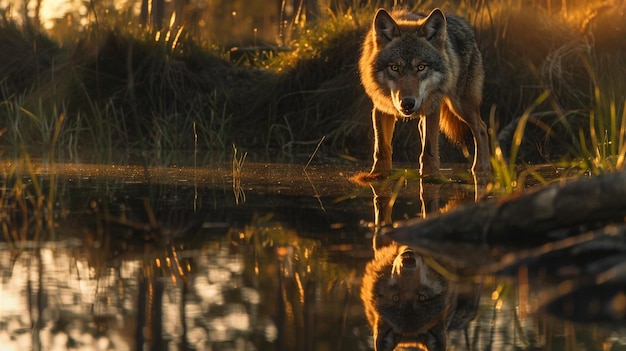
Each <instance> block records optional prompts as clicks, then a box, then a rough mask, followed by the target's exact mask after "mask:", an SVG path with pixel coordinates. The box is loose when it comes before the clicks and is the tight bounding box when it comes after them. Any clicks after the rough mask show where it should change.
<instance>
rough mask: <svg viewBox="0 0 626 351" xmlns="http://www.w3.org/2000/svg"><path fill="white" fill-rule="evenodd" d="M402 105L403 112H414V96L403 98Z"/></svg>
mask: <svg viewBox="0 0 626 351" xmlns="http://www.w3.org/2000/svg"><path fill="white" fill-rule="evenodd" d="M400 107H402V112H404V113H406V114H407V115H409V114H411V113H413V111H414V110H415V99H414V98H412V97H408V98H403V99H402V101H401V102H400Z"/></svg>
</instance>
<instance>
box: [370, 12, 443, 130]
mask: <svg viewBox="0 0 626 351" xmlns="http://www.w3.org/2000/svg"><path fill="white" fill-rule="evenodd" d="M372 35H373V38H372V39H373V42H374V46H375V47H376V50H375V51H376V52H377V57H376V62H375V63H374V64H375V67H374V71H375V77H376V80H377V81H378V83H379V84H380V85H381V86H382V87H385V88H387V89H389V90H388V92H389V94H390V95H391V100H392V103H393V107H394V108H395V110H396V111H397V112H396V113H395V114H396V115H397V116H398V117H401V118H404V119H410V118H415V117H418V116H420V115H424V114H427V113H428V112H432V111H424V110H423V109H422V106H425V105H429V106H433V107H432V108H439V105H440V103H435V104H424V102H425V101H426V100H427V99H430V98H433V99H438V98H441V94H438V93H439V92H438V90H440V89H441V85H442V83H443V81H444V80H445V74H446V69H447V65H446V60H447V59H446V54H445V44H446V38H447V32H446V17H445V16H444V14H443V13H442V12H441V10H439V9H435V10H433V11H432V12H431V13H430V14H429V15H427V16H425V15H419V14H413V13H398V14H397V17H396V19H394V17H392V15H391V14H389V12H387V11H386V10H384V9H380V10H378V12H377V13H376V16H375V17H374V23H373V27H372Z"/></svg>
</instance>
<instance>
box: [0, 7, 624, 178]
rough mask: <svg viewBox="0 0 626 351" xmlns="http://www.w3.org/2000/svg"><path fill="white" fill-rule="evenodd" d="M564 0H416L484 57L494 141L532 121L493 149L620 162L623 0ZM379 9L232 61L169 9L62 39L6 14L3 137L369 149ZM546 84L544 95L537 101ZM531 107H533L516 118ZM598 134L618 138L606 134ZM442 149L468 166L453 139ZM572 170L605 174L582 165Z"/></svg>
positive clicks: (348, 15)
mask: <svg viewBox="0 0 626 351" xmlns="http://www.w3.org/2000/svg"><path fill="white" fill-rule="evenodd" d="M559 4H560V6H564V8H562V7H558V8H557V7H551V6H546V5H544V4H543V3H541V4H535V5H532V6H531V7H528V6H524V7H523V6H522V5H523V4H522V3H521V2H517V1H513V0H501V1H499V2H497V3H480V4H479V5H477V6H472V3H470V2H466V1H461V3H460V4H457V5H458V6H457V5H455V6H454V9H452V7H451V5H450V4H449V3H446V2H437V1H433V2H423V3H421V4H418V5H416V8H421V9H424V8H430V7H433V6H441V7H443V8H444V9H446V10H454V11H456V12H458V13H460V14H461V15H463V16H465V17H466V18H468V19H469V21H470V22H471V24H472V25H473V26H474V27H475V29H476V36H477V40H478V43H479V46H480V49H481V52H482V53H483V58H484V63H485V67H486V80H485V89H484V103H483V111H482V113H483V116H489V115H492V116H493V120H494V125H493V128H494V133H493V134H492V137H496V136H498V133H497V132H496V129H497V128H498V126H499V127H500V129H504V128H505V127H506V126H507V125H509V124H515V123H517V122H519V121H520V120H522V119H525V120H529V121H531V122H532V123H528V124H526V125H525V127H524V133H523V135H524V137H523V138H522V139H521V140H519V139H515V140H508V142H509V143H512V142H515V143H518V144H517V145H516V152H515V154H514V155H507V154H504V155H499V156H498V155H494V157H496V158H498V157H499V158H501V159H502V160H505V159H506V158H505V157H504V156H509V158H510V159H512V160H514V162H522V161H523V162H526V163H545V162H557V161H560V160H580V159H587V160H589V159H590V158H591V156H590V154H593V155H594V156H593V157H594V158H595V157H596V156H597V157H598V158H601V159H611V160H613V159H614V160H620V158H619V156H615V154H619V153H620V152H621V153H622V154H623V151H621V150H622V149H621V147H620V145H623V141H621V140H622V139H623V134H622V135H621V136H620V135H618V134H619V133H618V134H616V132H618V130H613V131H611V130H609V129H611V128H613V126H614V124H615V128H618V127H619V126H618V125H619V120H620V117H619V116H623V115H624V112H623V111H624V104H623V101H620V99H619V97H623V96H624V95H626V87H625V85H626V84H624V82H623V79H622V77H621V76H620V75H619V74H616V72H614V71H613V70H611V69H609V67H623V66H624V63H626V52H625V51H626V50H625V49H624V45H623V44H624V43H623V41H620V40H621V39H620V38H623V37H625V35H624V28H623V26H622V25H621V22H622V19H623V17H622V16H621V15H620V13H623V11H624V7H625V6H624V5H622V4H618V3H617V2H615V3H608V4H604V5H602V4H601V3H600V2H599V1H594V2H591V3H587V2H580V1H577V0H568V1H565V2H560V3H559ZM381 5H384V4H383V3H372V4H370V5H368V6H358V7H357V6H353V7H346V8H342V9H340V10H339V9H335V10H334V11H329V12H328V13H327V14H324V15H320V16H319V17H318V18H317V19H316V20H309V21H307V22H305V23H304V22H298V23H296V22H297V21H295V20H294V19H292V21H293V22H290V23H289V25H288V26H286V27H285V28H287V29H289V28H291V31H292V32H291V33H288V35H286V36H284V37H283V39H285V38H291V39H290V40H287V39H285V40H287V41H285V44H286V45H285V46H282V47H278V46H271V45H269V46H268V47H269V49H267V50H263V51H261V50H260V49H259V51H258V52H256V53H253V54H251V55H248V56H246V57H244V58H242V59H239V60H237V61H231V60H229V59H228V57H229V54H228V53H229V52H228V50H226V48H220V47H219V46H216V45H215V44H216V42H213V43H211V42H209V41H207V38H203V37H200V36H198V31H197V30H196V29H194V28H193V25H192V24H190V23H187V24H183V23H185V22H184V21H182V20H181V19H180V18H183V17H184V16H178V17H180V18H177V13H176V12H174V13H173V14H172V15H168V16H166V18H167V21H164V24H163V25H162V26H160V27H159V26H154V25H148V26H142V25H140V24H139V23H138V21H137V19H135V18H131V16H132V15H131V12H122V13H125V14H123V15H120V16H118V17H116V18H113V17H111V16H109V15H104V13H106V12H102V13H100V12H99V11H102V9H98V8H92V9H90V11H92V12H93V14H92V15H94V16H95V17H94V18H97V21H96V20H94V21H92V22H91V24H89V25H87V26H85V27H84V28H80V30H78V29H74V30H72V29H71V28H69V29H66V30H65V31H63V32H62V33H64V34H63V35H60V34H59V33H61V31H60V30H59V31H57V32H45V31H43V30H42V29H35V28H33V27H31V26H29V25H20V24H18V23H17V22H16V21H14V20H13V19H12V18H11V17H10V16H7V15H5V16H4V17H3V18H2V19H1V20H0V38H4V39H3V40H2V41H0V47H1V48H2V49H3V50H2V52H11V53H12V56H11V58H10V60H6V61H0V62H3V63H2V64H0V73H2V77H3V81H2V87H3V89H2V95H1V96H0V101H3V103H2V105H3V106H4V108H3V109H0V115H3V116H2V117H3V118H0V121H2V122H0V130H3V131H4V133H3V135H2V136H0V145H2V146H4V147H5V148H8V149H14V147H15V146H17V145H21V146H22V147H26V148H29V147H39V148H42V149H46V150H47V149H63V148H64V149H67V150H70V151H71V152H70V154H75V153H77V149H78V148H80V145H85V144H88V145H91V146H93V147H94V148H95V149H96V150H95V151H96V153H98V154H99V155H102V158H103V162H104V161H106V159H107V157H108V158H110V157H111V156H110V155H111V154H112V152H113V151H112V150H116V149H119V148H137V149H149V150H172V149H189V150H191V149H194V150H196V149H198V148H200V149H202V150H208V151H210V150H220V151H225V150H227V149H228V148H229V145H232V144H236V145H237V146H238V147H239V148H241V149H248V150H249V149H254V148H266V149H274V148H279V149H283V150H285V151H287V152H292V153H293V152H299V151H300V150H302V149H303V150H304V153H306V154H310V153H311V152H313V150H314V149H315V147H316V145H317V142H318V141H319V140H321V138H325V142H324V144H323V145H322V146H321V147H320V149H319V150H317V151H316V152H319V153H322V154H326V155H335V156H343V157H345V158H352V159H354V158H356V159H363V160H365V159H369V158H370V157H371V142H372V132H371V125H370V124H371V122H370V109H371V102H370V101H369V99H368V98H367V97H366V96H365V95H364V92H363V89H362V87H361V85H360V82H359V77H358V72H357V68H356V62H357V59H358V54H359V50H360V49H359V48H360V43H361V41H362V37H363V35H364V33H365V32H366V30H367V27H368V26H369V24H370V22H371V16H372V14H373V13H374V11H375V9H376V8H377V7H378V6H381ZM124 16H126V17H124ZM231 20H232V19H231ZM242 23H245V22H242ZM242 25H243V24H242ZM233 30H234V31H238V33H239V32H241V28H237V29H233ZM255 33H256V32H255ZM254 43H257V41H256V39H255V41H254ZM264 45H265V44H264ZM259 47H260V46H259ZM544 91H549V96H548V97H547V98H546V99H544V100H543V101H542V102H541V103H539V104H536V98H537V97H538V96H542V94H543V92H544ZM492 106H495V107H496V108H495V112H493V113H492V112H491V109H492ZM531 106H532V107H533V111H534V113H533V115H532V116H526V114H525V113H526V111H527V110H528V109H529V107H531ZM611 106H612V107H611ZM590 116H591V117H592V118H590ZM612 119H614V120H615V121H616V122H615V123H614V124H611V123H612V122H611V120H612ZM589 120H593V124H594V126H591V125H590V124H589ZM602 128H605V129H606V135H607V137H611V138H613V139H611V140H610V141H609V140H607V141H606V142H604V141H603V136H604V134H605V132H604V130H602ZM513 130H515V128H513ZM592 131H594V133H595V134H593V135H592V134H591V132H592ZM416 133H417V131H416V128H415V126H414V125H412V124H399V125H398V128H397V136H396V138H395V141H394V145H396V147H397V148H402V149H407V150H411V152H410V153H411V154H415V155H417V152H414V151H416V150H417V149H419V147H420V145H419V138H417V135H416ZM511 137H512V135H511ZM620 138H621V139H620ZM594 139H595V141H594ZM52 142H53V143H52ZM603 145H606V146H607V147H606V148H603ZM603 152H604V153H605V154H603ZM107 155H109V156H107ZM511 156H512V157H511ZM442 157H444V159H445V160H447V161H453V162H454V161H464V160H463V158H462V156H461V155H460V153H459V152H458V151H455V150H454V148H453V147H452V146H450V145H446V146H445V147H444V148H443V150H442ZM497 162H500V161H497ZM507 162H508V161H507ZM594 162H596V164H599V163H598V162H597V161H594ZM619 162H620V163H619V164H618V163H615V166H614V167H613V168H614V169H618V168H620V167H621V164H622V163H623V161H619ZM580 166H581V167H587V168H591V167H596V168H598V171H599V169H600V168H602V167H600V166H594V164H593V162H591V161H589V162H588V163H581V165H580ZM618 166H619V167H618ZM506 167H507V168H508V169H511V164H508V165H507V166H506ZM603 169H608V168H607V167H603ZM592 172H596V170H592Z"/></svg>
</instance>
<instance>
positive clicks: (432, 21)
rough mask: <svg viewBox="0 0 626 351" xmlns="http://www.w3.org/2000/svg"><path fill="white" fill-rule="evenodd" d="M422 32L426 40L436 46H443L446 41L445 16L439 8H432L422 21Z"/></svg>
mask: <svg viewBox="0 0 626 351" xmlns="http://www.w3.org/2000/svg"><path fill="white" fill-rule="evenodd" d="M422 33H423V34H424V36H425V37H426V40H428V41H430V42H431V44H433V45H434V46H437V47H443V44H444V43H445V41H446V37H447V33H446V16H445V15H444V14H443V12H441V10H440V9H434V10H433V11H432V12H431V13H430V15H428V17H427V18H426V20H425V21H424V25H423V26H422Z"/></svg>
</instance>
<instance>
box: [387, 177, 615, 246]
mask: <svg viewBox="0 0 626 351" xmlns="http://www.w3.org/2000/svg"><path fill="white" fill-rule="evenodd" d="M625 216H626V172H616V173H609V174H604V175H599V176H594V177H590V178H578V179H574V180H563V181H561V182H559V183H554V184H550V185H546V186H543V187H538V188H535V189H532V190H530V191H527V192H519V193H516V194H512V195H510V196H505V197H502V198H498V199H493V200H485V201H480V202H477V203H471V204H465V205H461V206H459V207H457V208H455V209H453V210H452V211H449V212H447V213H443V214H438V215H432V216H430V217H428V218H426V219H413V220H408V221H405V222H401V223H398V224H396V225H394V227H393V228H383V229H382V230H381V234H383V235H386V236H388V237H389V238H391V239H393V240H396V241H399V242H403V243H406V244H412V243H417V242H422V243H423V242H424V241H425V240H426V241H430V240H437V241H441V240H443V241H447V240H451V241H464V242H475V243H486V244H520V243H522V244H533V243H538V242H541V241H545V240H546V238H547V236H548V235H552V236H555V235H559V234H560V235H561V237H562V236H566V234H567V232H568V231H570V230H576V231H577V232H580V231H581V230H585V229H589V228H597V227H599V226H601V225H603V224H606V223H610V222H620V223H623V222H624V217H625Z"/></svg>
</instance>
